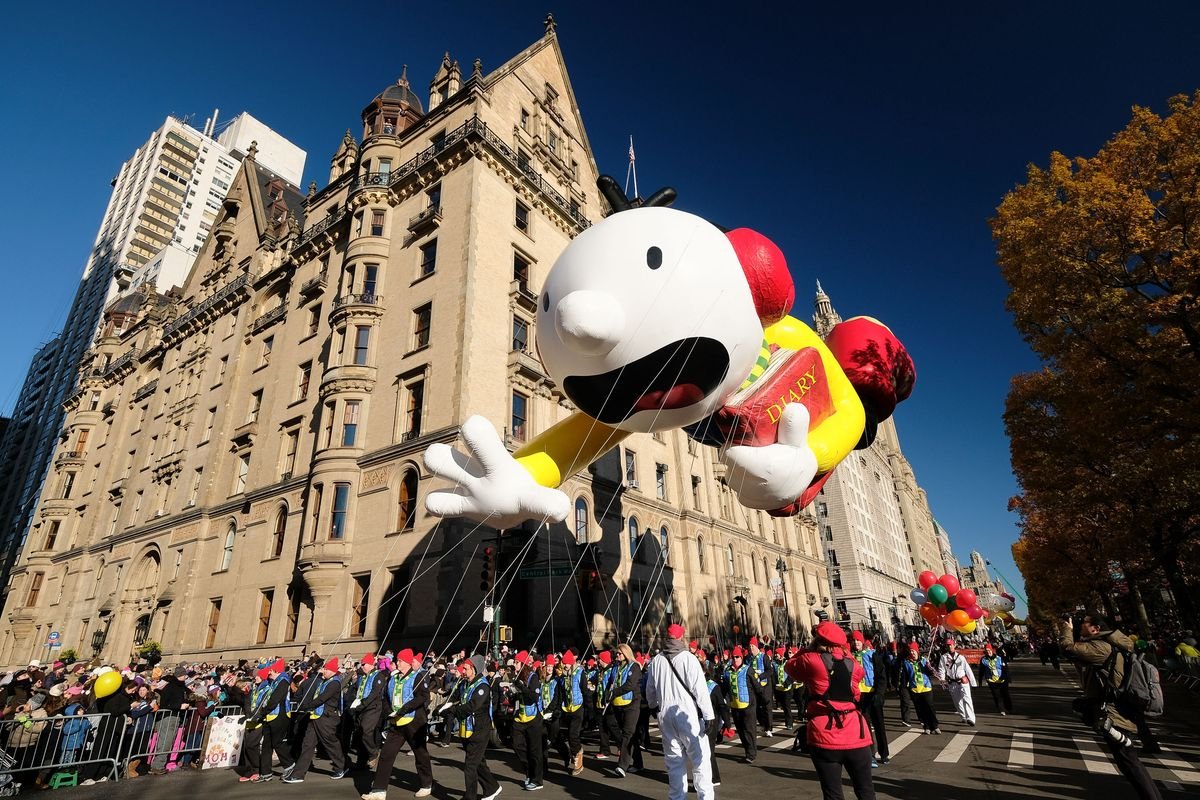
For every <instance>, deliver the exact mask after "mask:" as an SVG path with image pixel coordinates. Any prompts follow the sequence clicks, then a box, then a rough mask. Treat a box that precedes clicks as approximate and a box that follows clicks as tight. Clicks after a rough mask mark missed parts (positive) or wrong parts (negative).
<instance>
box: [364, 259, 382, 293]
mask: <svg viewBox="0 0 1200 800" xmlns="http://www.w3.org/2000/svg"><path fill="white" fill-rule="evenodd" d="M378 285H379V265H378V264H367V268H366V270H365V274H364V275H363V285H362V294H363V298H364V300H366V301H368V302H369V301H371V300H374V299H375V290H376V288H377V287H378Z"/></svg>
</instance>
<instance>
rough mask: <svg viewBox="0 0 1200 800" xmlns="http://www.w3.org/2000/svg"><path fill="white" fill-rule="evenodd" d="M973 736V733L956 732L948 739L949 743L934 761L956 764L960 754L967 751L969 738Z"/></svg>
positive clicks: (969, 742)
mask: <svg viewBox="0 0 1200 800" xmlns="http://www.w3.org/2000/svg"><path fill="white" fill-rule="evenodd" d="M974 738H975V734H974V733H956V734H954V738H953V739H951V740H950V744H948V745H946V747H945V749H944V750H942V752H940V753H938V755H937V757H936V758H935V759H933V760H934V761H937V762H940V763H943V764H957V763H958V760H959V759H960V758H962V754H963V753H965V752H967V747H969V746H970V744H971V740H972V739H974Z"/></svg>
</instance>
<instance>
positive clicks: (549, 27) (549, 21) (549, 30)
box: [546, 14, 558, 36]
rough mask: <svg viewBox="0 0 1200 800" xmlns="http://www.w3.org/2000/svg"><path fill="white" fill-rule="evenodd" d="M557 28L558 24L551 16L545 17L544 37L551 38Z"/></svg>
mask: <svg viewBox="0 0 1200 800" xmlns="http://www.w3.org/2000/svg"><path fill="white" fill-rule="evenodd" d="M557 28H558V23H557V22H555V21H554V15H553V14H547V15H546V35H547V36H553V35H554V31H555V29H557Z"/></svg>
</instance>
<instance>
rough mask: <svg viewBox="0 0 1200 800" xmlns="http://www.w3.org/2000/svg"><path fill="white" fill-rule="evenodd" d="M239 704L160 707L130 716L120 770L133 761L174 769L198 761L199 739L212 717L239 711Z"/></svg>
mask: <svg viewBox="0 0 1200 800" xmlns="http://www.w3.org/2000/svg"><path fill="white" fill-rule="evenodd" d="M241 713H242V709H241V706H217V707H216V708H215V709H211V710H209V711H205V710H204V709H203V708H188V709H184V710H182V711H168V710H166V709H160V710H158V711H153V712H150V713H149V714H146V715H144V716H143V717H141V718H139V719H137V720H132V721H131V724H129V725H128V726H126V731H125V736H124V741H123V747H122V749H121V756H120V761H121V766H122V770H121V772H122V774H124V768H125V767H126V766H127V765H129V764H131V763H132V762H134V761H142V762H145V763H147V764H148V765H149V766H150V768H151V769H162V770H175V769H179V768H181V767H184V766H187V765H188V764H190V763H191V762H193V761H200V759H201V753H200V747H201V743H202V742H203V741H204V732H205V729H206V728H207V726H208V720H209V719H210V718H211V717H214V716H216V717H224V716H234V715H237V714H241Z"/></svg>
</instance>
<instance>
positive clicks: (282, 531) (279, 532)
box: [271, 506, 287, 558]
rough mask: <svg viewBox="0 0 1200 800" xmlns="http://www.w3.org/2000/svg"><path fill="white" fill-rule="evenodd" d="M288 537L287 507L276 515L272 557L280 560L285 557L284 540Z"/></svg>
mask: <svg viewBox="0 0 1200 800" xmlns="http://www.w3.org/2000/svg"><path fill="white" fill-rule="evenodd" d="M286 535H287V506H284V507H283V508H281V509H279V513H278V514H276V515H275V533H274V535H273V536H272V541H271V557H272V558H279V557H280V556H281V555H283V539H284V537H285V536H286Z"/></svg>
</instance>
